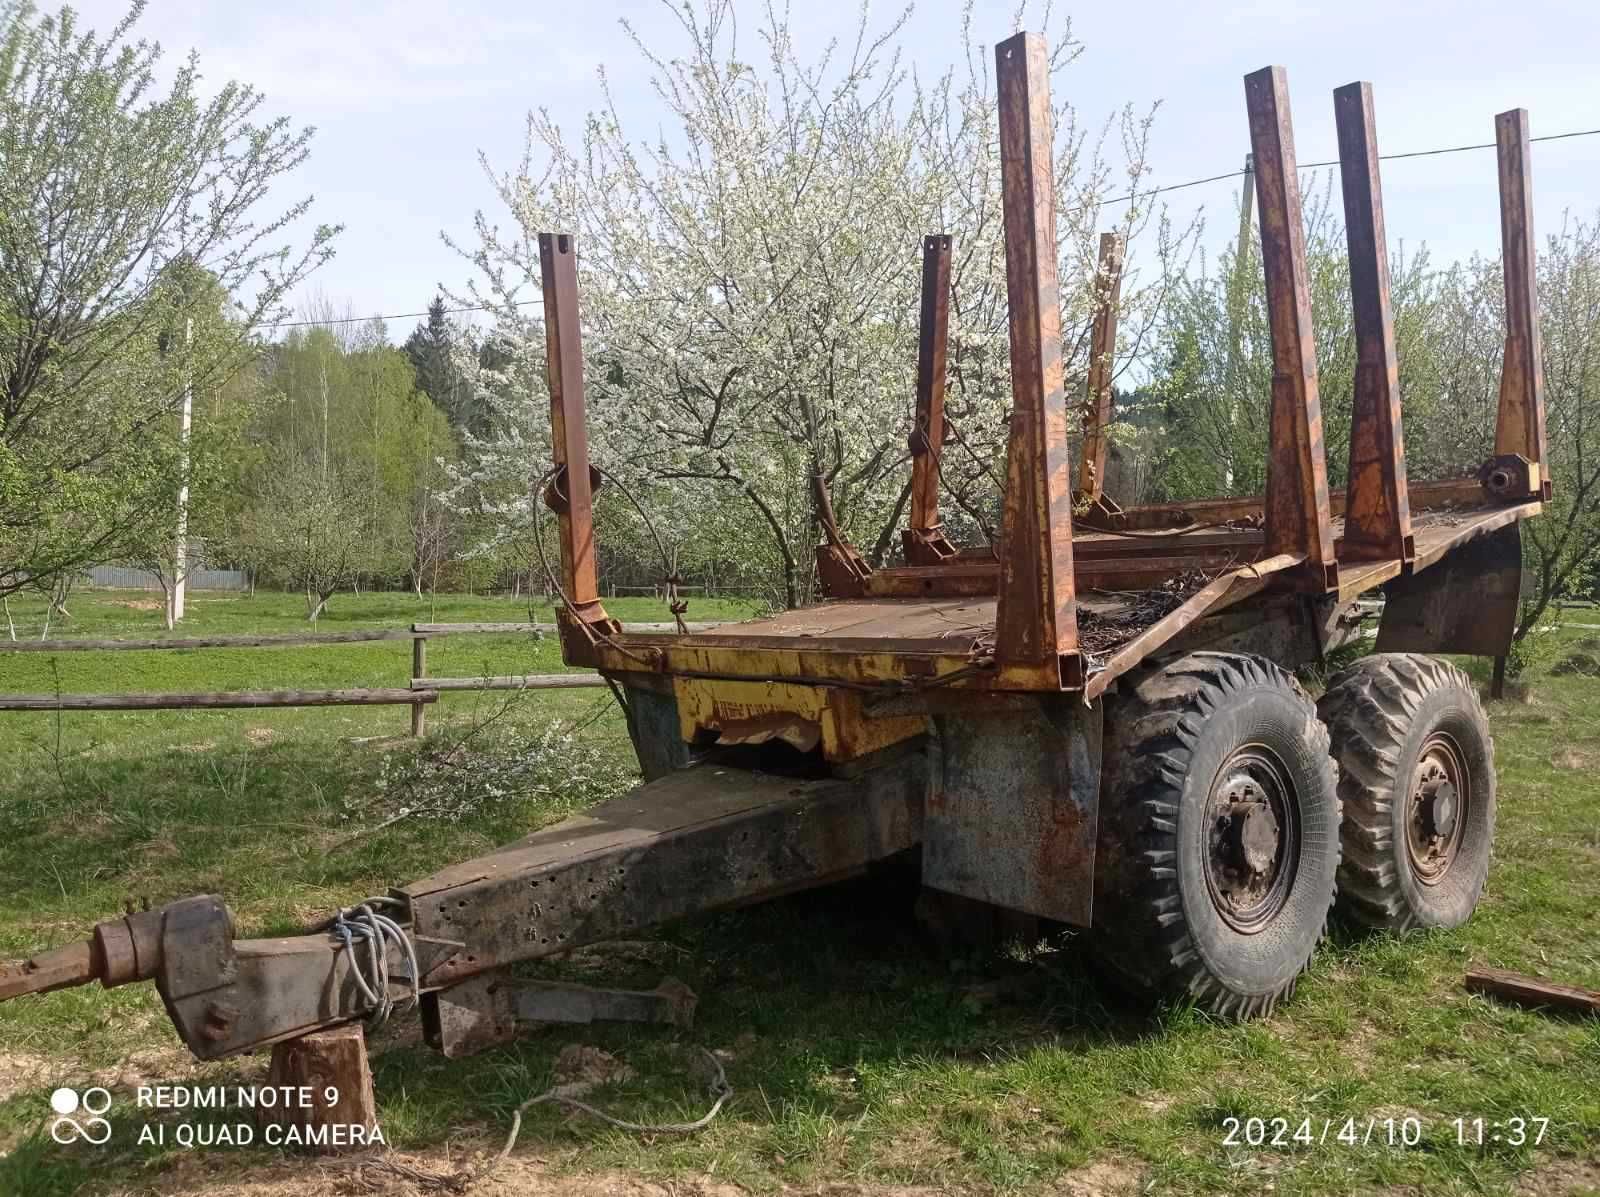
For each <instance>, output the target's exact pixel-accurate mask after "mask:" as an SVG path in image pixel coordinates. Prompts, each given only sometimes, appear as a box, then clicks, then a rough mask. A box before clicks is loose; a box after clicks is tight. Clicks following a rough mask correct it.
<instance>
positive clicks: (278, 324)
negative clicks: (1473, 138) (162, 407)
mask: <svg viewBox="0 0 1600 1197" xmlns="http://www.w3.org/2000/svg"><path fill="white" fill-rule="evenodd" d="M1597 134H1600V129H1574V130H1572V131H1571V132H1569V133H1546V134H1544V135H1543V136H1541V137H1530V138H1529V139H1528V140H1529V141H1530V142H1534V141H1564V140H1566V139H1567V138H1569V137H1594V136H1596V135H1597ZM1494 148H1495V143H1494V142H1492V141H1480V142H1477V143H1475V144H1473V145H1450V146H1440V147H1439V148H1438V149H1432V150H1406V151H1404V152H1402V153H1398V154H1379V155H1378V160H1379V161H1380V162H1391V161H1393V160H1395V159H1397V158H1431V157H1434V156H1435V155H1438V154H1461V153H1465V152H1466V151H1468V150H1492V149H1494ZM1298 165H1299V169H1301V170H1318V169H1320V168H1322V167H1324V166H1338V165H1339V160H1338V159H1337V158H1333V159H1330V160H1329V161H1327V162H1301V163H1299V164H1298ZM1245 173H1247V172H1245V171H1244V170H1242V169H1241V170H1230V171H1224V172H1223V173H1222V174H1220V175H1207V176H1206V177H1205V178H1203V179H1190V180H1189V181H1188V182H1187V183H1169V184H1168V185H1167V186H1165V187H1152V188H1151V189H1150V190H1149V191H1130V192H1129V193H1128V194H1127V195H1119V196H1116V197H1114V198H1112V199H1105V200H1096V201H1095V202H1094V203H1092V204H1080V205H1078V206H1077V207H1075V208H1063V209H1062V211H1063V212H1064V213H1065V212H1087V211H1089V209H1091V208H1104V207H1106V206H1107V205H1109V204H1125V203H1128V202H1130V201H1132V200H1139V199H1149V198H1150V197H1151V196H1153V195H1166V194H1168V193H1169V192H1173V191H1183V190H1185V189H1186V188H1189V187H1200V186H1203V185H1204V184H1206V183H1220V182H1221V181H1222V180H1223V179H1237V178H1239V177H1240V176H1241V175H1244V174H1245ZM541 302H543V301H542V300H540V299H516V300H512V301H511V302H510V303H509V304H490V303H480V304H469V305H467V306H465V307H459V308H446V309H444V314H445V315H446V316H458V315H461V314H462V313H464V312H492V311H495V310H497V309H499V308H501V307H513V308H525V307H529V306H531V305H532V304H536V303H541ZM431 314H432V313H430V312H391V313H389V314H387V315H378V316H341V317H339V318H338V319H334V320H276V321H273V322H272V323H270V324H258V325H256V327H257V328H328V327H330V326H331V325H335V324H366V323H368V322H369V321H372V320H417V319H421V318H422V317H424V316H428V315H431Z"/></svg>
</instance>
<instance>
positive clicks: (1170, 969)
mask: <svg viewBox="0 0 1600 1197" xmlns="http://www.w3.org/2000/svg"><path fill="white" fill-rule="evenodd" d="M1105 726H1106V734H1107V746H1106V754H1105V772H1104V776H1103V781H1102V785H1101V795H1102V797H1101V814H1100V833H1099V844H1098V848H1099V853H1100V855H1099V858H1098V864H1097V877H1100V878H1103V881H1101V882H1099V883H1097V886H1096V893H1095V915H1094V921H1095V926H1094V928H1093V929H1092V931H1091V937H1090V942H1091V945H1092V946H1093V949H1094V953H1095V956H1096V957H1097V959H1098V960H1099V961H1100V962H1101V963H1102V964H1103V965H1104V966H1105V967H1106V969H1107V970H1108V971H1109V972H1110V974H1111V975H1112V977H1113V978H1114V979H1116V980H1118V981H1120V982H1122V983H1123V984H1124V985H1125V986H1128V987H1130V988H1133V989H1135V990H1137V991H1141V992H1145V993H1148V994H1151V995H1153V996H1158V997H1168V998H1175V999H1183V998H1188V999H1190V1000H1192V1001H1193V1002H1194V1003H1195V1004H1196V1005H1198V1006H1199V1007H1201V1008H1202V1009H1204V1010H1207V1011H1209V1012H1210V1013H1213V1014H1216V1015H1219V1016H1222V1017H1225V1018H1240V1019H1242V1018H1251V1017H1255V1016H1258V1015H1265V1014H1270V1013H1271V1012H1272V1010H1273V1009H1274V1008H1275V1007H1276V1006H1277V1004H1278V1003H1279V1002H1280V1001H1282V1000H1283V999H1285V998H1287V997H1288V996H1290V995H1291V994H1292V993H1293V992H1294V986H1295V982H1296V981H1297V980H1298V979H1299V977H1300V975H1301V973H1303V972H1304V971H1305V969H1306V967H1307V965H1308V964H1309V963H1310V961H1311V957H1312V954H1313V953H1314V952H1315V950H1316V947H1317V944H1318V943H1319V942H1320V941H1321V939H1322V937H1323V936H1324V935H1325V934H1326V932H1327V923H1328V912H1329V910H1330V908H1331V907H1332V904H1333V897H1334V884H1335V877H1336V874H1337V871H1338V867H1339V799H1338V793H1337V785H1336V780H1335V777H1334V770H1333V762H1332V760H1331V759H1330V758H1329V756H1328V734H1327V731H1326V729H1325V728H1324V727H1323V725H1322V723H1321V722H1320V721H1319V720H1318V718H1317V711H1316V706H1315V705H1314V704H1313V703H1312V701H1311V699H1310V697H1309V696H1308V695H1307V694H1306V693H1305V691H1304V690H1302V689H1301V688H1300V686H1299V685H1298V684H1297V683H1296V682H1295V680H1294V678H1293V677H1291V676H1290V675H1289V674H1288V673H1287V672H1285V671H1284V670H1283V669H1281V668H1279V667H1278V666H1277V665H1274V664H1273V663H1272V662H1270V661H1266V660H1263V659H1262V658H1259V657H1251V656H1244V655H1240V654H1234V653H1211V652H1197V653H1190V654H1189V655H1187V656H1184V657H1179V658H1177V659H1175V660H1171V661H1167V662H1165V663H1161V664H1156V665H1154V666H1152V667H1150V668H1148V669H1147V670H1146V671H1144V672H1143V673H1141V674H1138V675H1135V676H1134V677H1133V678H1132V679H1131V681H1125V682H1124V683H1123V684H1122V686H1121V687H1120V689H1119V691H1118V693H1117V695H1116V696H1115V697H1114V698H1112V699H1110V700H1108V704H1107V708H1106V713H1105ZM1251 743H1258V744H1263V745H1265V746H1267V747H1269V748H1271V749H1272V750H1273V752H1274V753H1275V754H1276V755H1277V756H1278V758H1279V760H1280V761H1281V763H1282V764H1283V766H1284V769H1285V772H1286V773H1287V775H1288V777H1289V780H1290V782H1291V784H1292V786H1293V788H1294V790H1295V797H1296V799H1297V809H1298V811H1299V815H1300V827H1301V843H1300V860H1299V866H1298V872H1297V873H1296V876H1295V879H1294V882H1293V885H1292V888H1291V889H1290V891H1289V894H1288V897H1287V901H1286V904H1285V905H1284V907H1283V909H1282V910H1281V911H1280V912H1279V914H1278V915H1277V917H1276V918H1275V919H1274V920H1273V921H1272V922H1271V923H1269V924H1267V925H1266V926H1265V927H1263V928H1262V929H1261V930H1259V931H1257V932H1255V933H1254V934H1244V933H1242V932H1240V931H1237V930H1235V929H1234V928H1233V927H1231V926H1230V925H1229V924H1228V923H1227V922H1225V921H1224V920H1223V919H1222V916H1221V915H1220V914H1219V913H1218V912H1217V910H1216V908H1215V906H1214V905H1213V903H1212V899H1211V896H1210V893H1209V891H1208V889H1207V887H1206V880H1205V872H1204V866H1203V864H1202V858H1201V852H1202V850H1203V847H1204V843H1205V831H1206V830H1207V828H1206V826H1205V824H1206V818H1205V806H1206V800H1207V798H1208V796H1209V793H1210V790H1211V786H1212V784H1213V782H1214V780H1215V778H1216V775H1217V773H1218V771H1219V770H1220V769H1221V768H1222V766H1223V764H1224V763H1225V762H1226V761H1227V759H1228V758H1229V757H1230V756H1231V755H1232V753H1233V752H1234V751H1235V750H1236V749H1238V748H1240V747H1242V746H1244V745H1246V744H1251Z"/></svg>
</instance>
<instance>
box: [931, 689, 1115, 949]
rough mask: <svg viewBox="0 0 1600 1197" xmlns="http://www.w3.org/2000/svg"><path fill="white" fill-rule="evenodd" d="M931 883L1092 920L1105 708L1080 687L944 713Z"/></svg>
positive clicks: (1040, 912) (937, 721)
mask: <svg viewBox="0 0 1600 1197" xmlns="http://www.w3.org/2000/svg"><path fill="white" fill-rule="evenodd" d="M933 724H934V732H933V734H932V735H931V736H930V738H929V747H930V754H929V755H930V760H929V778H928V798H927V810H926V813H925V817H924V842H923V849H922V852H923V856H922V882H923V884H924V885H926V886H929V887H931V888H933V889H937V890H940V891H942V892H945V893H952V894H958V895H960V896H962V897H965V898H971V899H973V900H975V901H979V902H987V903H990V904H993V905H996V906H1001V907H1004V908H1005V909H1008V910H1019V911H1022V912H1024V913H1026V914H1032V915H1037V916H1039V917H1041V918H1050V919H1058V920H1061V921H1063V922H1069V923H1074V924H1076V925H1078V926H1088V925H1089V923H1090V920H1091V915H1092V906H1093V900H1094V858H1095V841H1096V833H1097V829H1098V825H1097V819H1098V814H1099V798H1100V761H1101V744H1102V731H1103V720H1102V709H1101V706H1100V704H1098V703H1093V704H1086V703H1083V702H1080V701H1079V700H1078V698H1077V696H1076V695H1073V696H1067V695H1060V694H1041V695H1035V696H1031V697H1030V698H1029V700H1028V701H1026V702H1024V703H1022V704H1020V705H1018V704H1006V705H999V704H996V705H994V706H990V705H987V704H986V705H984V706H973V705H968V706H967V707H966V708H965V709H964V710H961V711H948V712H943V713H940V714H937V715H935V716H934V717H933Z"/></svg>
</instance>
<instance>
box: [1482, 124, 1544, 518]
mask: <svg viewBox="0 0 1600 1197" xmlns="http://www.w3.org/2000/svg"><path fill="white" fill-rule="evenodd" d="M1494 140H1495V148H1496V154H1497V156H1498V158H1499V162H1500V250H1501V254H1500V256H1501V261H1502V262H1503V263H1504V268H1505V276H1506V347H1505V355H1504V357H1503V358H1502V360H1501V366H1500V409H1499V413H1498V418H1497V419H1496V421H1495V429H1494V451H1495V452H1496V453H1497V454H1511V453H1515V454H1519V455H1521V456H1522V457H1526V458H1527V459H1528V461H1529V462H1531V463H1532V464H1533V466H1534V481H1535V486H1536V489H1535V490H1533V491H1530V492H1529V495H1530V496H1533V497H1542V498H1546V499H1548V498H1549V497H1550V478H1549V475H1548V474H1547V473H1545V472H1544V470H1545V465H1546V462H1547V460H1548V459H1547V457H1546V455H1545V429H1544V355H1543V350H1542V349H1541V348H1540V341H1539V290H1538V279H1537V278H1536V277H1535V271H1536V270H1537V269H1538V263H1539V253H1538V245H1537V243H1536V242H1535V241H1534V239H1533V177H1532V173H1531V170H1530V167H1529V163H1528V159H1529V157H1530V153H1529V150H1530V147H1529V143H1528V110H1527V109H1526V108H1513V109H1512V110H1511V111H1510V112H1502V113H1500V115H1498V116H1497V117H1495V118H1494ZM1519 497H1527V496H1519Z"/></svg>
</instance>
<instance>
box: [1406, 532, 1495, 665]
mask: <svg viewBox="0 0 1600 1197" xmlns="http://www.w3.org/2000/svg"><path fill="white" fill-rule="evenodd" d="M1513 510H1514V509H1513ZM1521 589H1522V529H1521V526H1520V524H1518V523H1516V522H1515V521H1513V522H1512V523H1509V524H1507V525H1505V526H1504V527H1501V528H1496V529H1493V530H1490V531H1488V532H1486V533H1483V534H1480V535H1478V536H1475V537H1474V538H1473V539H1472V540H1470V541H1468V542H1467V543H1466V544H1464V545H1459V546H1457V547H1456V549H1455V551H1454V552H1451V553H1449V554H1448V556H1445V557H1444V559H1443V560H1441V561H1439V563H1438V564H1437V565H1436V566H1434V568H1432V569H1429V570H1426V571H1424V572H1419V573H1413V574H1410V575H1407V576H1404V577H1398V578H1395V579H1393V580H1392V581H1391V582H1390V583H1389V584H1388V586H1387V588H1386V590H1385V593H1386V596H1387V601H1386V602H1385V603H1384V605H1383V619H1382V621H1381V622H1380V623H1379V625H1378V643H1377V651H1378V652H1380V653H1393V652H1413V653H1472V654H1476V655H1479V656H1485V657H1498V656H1500V655H1502V654H1504V653H1506V652H1508V651H1509V650H1510V648H1511V637H1512V634H1513V632H1514V631H1515V629H1516V626H1517V611H1518V608H1519V606H1520V597H1519V596H1520V593H1521Z"/></svg>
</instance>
